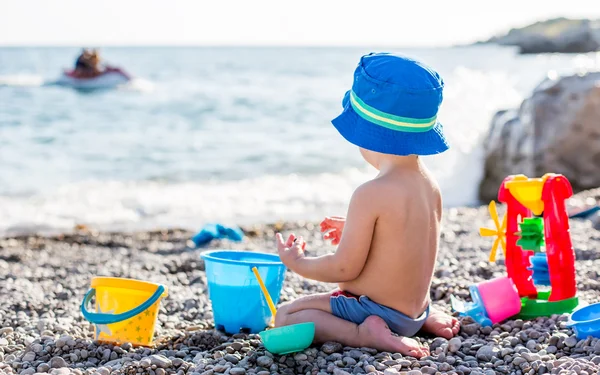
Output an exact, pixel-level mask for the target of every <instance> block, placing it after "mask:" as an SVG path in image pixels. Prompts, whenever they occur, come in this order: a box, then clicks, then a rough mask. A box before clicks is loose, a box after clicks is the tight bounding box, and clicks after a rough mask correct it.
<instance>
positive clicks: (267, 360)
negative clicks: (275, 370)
mask: <svg viewBox="0 0 600 375" xmlns="http://www.w3.org/2000/svg"><path fill="white" fill-rule="evenodd" d="M256 364H257V365H259V366H260V367H264V368H269V367H270V366H271V365H272V364H273V359H272V358H271V357H267V356H266V355H263V356H261V357H258V358H257V359H256Z"/></svg>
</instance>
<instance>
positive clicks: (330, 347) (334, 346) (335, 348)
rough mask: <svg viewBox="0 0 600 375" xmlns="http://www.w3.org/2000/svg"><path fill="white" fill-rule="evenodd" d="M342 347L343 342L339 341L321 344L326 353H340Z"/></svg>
mask: <svg viewBox="0 0 600 375" xmlns="http://www.w3.org/2000/svg"><path fill="white" fill-rule="evenodd" d="M342 349H343V347H342V344H340V343H338V342H326V343H325V344H323V346H321V351H322V352H323V353H325V354H333V353H339V352H341V351H342Z"/></svg>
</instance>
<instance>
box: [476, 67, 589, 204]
mask: <svg viewBox="0 0 600 375" xmlns="http://www.w3.org/2000/svg"><path fill="white" fill-rule="evenodd" d="M598 118H600V72H590V73H586V74H581V75H579V74H577V75H571V76H565V77H560V78H559V77H549V78H548V79H547V80H546V81H544V82H542V83H541V84H540V85H538V87H537V88H536V89H535V90H534V92H533V93H532V95H531V96H530V97H529V98H527V99H525V101H524V102H523V103H522V104H521V106H520V108H519V109H518V110H503V111H500V112H498V113H496V115H495V116H494V117H493V119H492V124H491V127H490V130H489V133H488V136H487V138H486V139H485V141H484V153H485V163H484V176H483V179H482V181H481V183H480V186H479V197H480V199H481V200H483V201H485V202H487V201H490V200H492V199H497V195H498V188H499V187H500V185H501V183H502V181H503V180H504V178H505V177H507V176H509V175H513V174H525V175H527V176H529V177H541V176H542V175H544V174H545V173H547V172H552V173H559V174H563V175H565V176H566V177H567V178H568V179H569V181H570V182H571V186H572V188H573V190H574V191H575V192H579V191H582V190H585V189H592V188H596V187H598V186H600V128H599V127H598V125H597V124H598V122H597V119H598Z"/></svg>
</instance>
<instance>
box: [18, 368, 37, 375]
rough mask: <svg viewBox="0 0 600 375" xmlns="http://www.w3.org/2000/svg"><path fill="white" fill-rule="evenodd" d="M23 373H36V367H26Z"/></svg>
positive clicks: (30, 374) (23, 374) (24, 374)
mask: <svg viewBox="0 0 600 375" xmlns="http://www.w3.org/2000/svg"><path fill="white" fill-rule="evenodd" d="M20 374H21V375H33V374H35V369H34V368H33V367H30V368H26V369H25V370H23V371H21V372H20Z"/></svg>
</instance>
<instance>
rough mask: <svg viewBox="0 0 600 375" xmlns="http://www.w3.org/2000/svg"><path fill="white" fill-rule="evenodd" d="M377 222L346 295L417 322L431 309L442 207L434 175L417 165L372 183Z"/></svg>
mask: <svg viewBox="0 0 600 375" xmlns="http://www.w3.org/2000/svg"><path fill="white" fill-rule="evenodd" d="M367 184H370V185H372V187H373V188H372V189H371V190H372V192H373V193H375V194H373V196H372V200H373V205H374V206H375V207H377V210H378V212H379V213H378V219H377V222H376V224H375V229H374V231H373V239H372V242H371V248H370V250H369V256H368V258H367V261H366V263H365V265H364V268H363V270H362V272H361V273H360V275H359V276H358V277H357V278H356V279H354V280H352V281H349V282H343V283H340V284H339V287H340V289H341V290H343V291H347V292H349V293H352V294H354V295H357V296H361V295H365V296H368V297H369V298H370V299H371V300H373V301H374V302H376V303H379V304H381V305H384V306H388V307H391V308H393V309H396V310H398V311H400V312H403V313H404V314H406V315H408V316H410V317H412V318H417V317H418V316H420V315H421V314H422V313H423V311H425V309H426V308H427V306H428V304H429V287H430V284H431V278H432V275H433V270H434V267H435V261H436V255H437V247H438V239H439V226H440V219H441V215H442V202H441V196H440V193H439V190H438V187H437V185H436V183H435V181H433V180H432V179H431V177H430V175H429V172H428V171H427V170H426V169H425V168H424V167H423V166H422V165H421V163H419V162H416V163H415V167H414V168H411V169H401V168H397V169H395V170H391V171H389V172H388V173H386V174H384V175H382V176H379V177H377V178H376V179H374V180H372V181H369V182H368V183H367Z"/></svg>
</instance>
